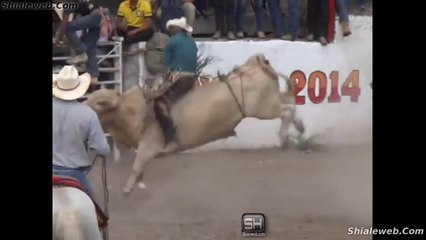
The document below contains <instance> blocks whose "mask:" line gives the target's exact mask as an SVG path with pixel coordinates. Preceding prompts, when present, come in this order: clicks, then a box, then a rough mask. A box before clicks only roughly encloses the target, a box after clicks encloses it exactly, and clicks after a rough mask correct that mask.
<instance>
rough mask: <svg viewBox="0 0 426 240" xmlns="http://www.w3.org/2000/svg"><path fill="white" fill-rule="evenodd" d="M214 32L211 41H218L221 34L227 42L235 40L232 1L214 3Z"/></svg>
mask: <svg viewBox="0 0 426 240" xmlns="http://www.w3.org/2000/svg"><path fill="white" fill-rule="evenodd" d="M214 12H215V23H216V31H215V33H214V35H213V39H219V38H221V37H222V34H223V33H226V34H227V38H228V39H229V40H235V33H234V32H235V3H234V0H231V1H230V0H215V1H214Z"/></svg>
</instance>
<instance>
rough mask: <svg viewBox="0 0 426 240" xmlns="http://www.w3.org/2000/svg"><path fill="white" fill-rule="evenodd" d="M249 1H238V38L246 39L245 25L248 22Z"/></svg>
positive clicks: (236, 14) (236, 15)
mask: <svg viewBox="0 0 426 240" xmlns="http://www.w3.org/2000/svg"><path fill="white" fill-rule="evenodd" d="M246 11H247V0H237V6H236V13H235V17H236V23H237V24H236V29H237V38H240V39H241V38H244V23H245V22H246V19H245V18H246Z"/></svg>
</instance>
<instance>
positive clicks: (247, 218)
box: [241, 213, 266, 237]
mask: <svg viewBox="0 0 426 240" xmlns="http://www.w3.org/2000/svg"><path fill="white" fill-rule="evenodd" d="M265 229H266V222H265V215H264V214H263V213H244V214H243V216H242V217H241V232H242V233H243V236H250V237H264V236H265Z"/></svg>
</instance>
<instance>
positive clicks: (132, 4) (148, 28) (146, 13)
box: [115, 0, 154, 44]
mask: <svg viewBox="0 0 426 240" xmlns="http://www.w3.org/2000/svg"><path fill="white" fill-rule="evenodd" d="M123 20H125V22H124V21H123ZM115 24H116V25H117V33H118V35H119V36H122V37H124V41H123V43H124V44H132V43H136V42H145V41H148V40H149V39H150V38H151V37H152V35H153V34H154V28H153V24H152V10H151V4H150V3H149V2H148V1H147V0H125V1H123V2H121V3H120V6H119V7H118V13H117V17H116V19H115Z"/></svg>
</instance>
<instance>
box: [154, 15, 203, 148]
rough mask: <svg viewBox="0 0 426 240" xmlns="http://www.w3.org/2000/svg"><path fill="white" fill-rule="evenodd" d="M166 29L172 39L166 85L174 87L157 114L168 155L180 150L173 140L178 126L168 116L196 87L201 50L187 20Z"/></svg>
mask: <svg viewBox="0 0 426 240" xmlns="http://www.w3.org/2000/svg"><path fill="white" fill-rule="evenodd" d="M166 28H167V31H168V32H169V34H170V36H171V37H170V39H169V40H168V42H167V44H166V48H165V50H164V64H165V68H166V76H165V79H164V81H165V82H166V83H169V84H170V83H171V85H172V86H171V87H170V89H169V90H168V91H167V92H166V93H165V94H164V95H163V96H161V97H159V98H158V99H156V101H155V104H154V111H155V114H156V118H157V120H158V121H159V123H160V125H161V127H162V130H163V133H164V138H165V145H166V146H165V147H166V149H165V151H166V152H167V151H173V150H174V149H175V148H176V147H177V143H176V141H175V139H174V136H175V126H174V123H173V120H172V119H171V117H170V116H169V109H170V104H173V103H175V102H176V101H177V100H179V99H180V98H181V97H182V96H184V95H185V94H186V93H187V92H188V91H189V90H191V89H192V87H193V86H194V83H195V81H196V79H197V77H196V71H197V54H198V48H197V44H196V43H195V41H194V39H193V38H192V37H191V36H190V35H191V33H192V27H191V26H189V25H188V24H187V22H186V18H185V17H182V18H179V19H172V20H169V21H168V22H167V24H166Z"/></svg>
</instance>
